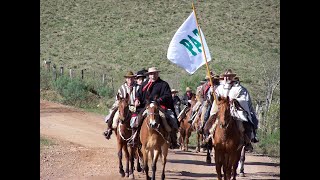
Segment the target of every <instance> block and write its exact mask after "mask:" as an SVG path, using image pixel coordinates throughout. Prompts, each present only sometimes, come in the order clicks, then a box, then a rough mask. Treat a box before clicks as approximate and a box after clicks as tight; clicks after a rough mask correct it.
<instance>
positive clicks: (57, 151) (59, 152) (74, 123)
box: [40, 100, 280, 180]
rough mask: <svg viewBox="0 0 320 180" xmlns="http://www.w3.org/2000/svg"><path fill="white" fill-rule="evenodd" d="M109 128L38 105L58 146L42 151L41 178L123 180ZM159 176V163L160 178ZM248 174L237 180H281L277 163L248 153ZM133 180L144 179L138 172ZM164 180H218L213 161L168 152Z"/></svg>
mask: <svg viewBox="0 0 320 180" xmlns="http://www.w3.org/2000/svg"><path fill="white" fill-rule="evenodd" d="M105 128H106V124H105V123H104V117H103V116H101V115H97V114H94V113H88V112H84V111H81V110H78V109H75V108H73V107H68V106H64V105H60V104H56V103H52V102H48V101H44V100H40V134H41V136H43V137H46V138H47V139H50V140H51V141H52V142H54V144H53V145H50V146H46V147H43V148H42V149H41V154H40V179H77V180H78V179H91V180H98V179H113V180H116V179H124V178H121V177H120V174H119V173H118V171H119V170H118V157H117V146H116V139H115V136H114V135H112V137H111V140H109V141H107V140H106V139H105V138H104V137H103V135H102V132H103V131H104V130H105ZM124 160H125V158H124V157H123V162H124ZM150 169H151V168H150ZM160 172H161V161H159V163H158V166H157V178H159V177H160ZM245 173H246V177H237V179H280V162H279V159H273V158H269V157H264V156H258V155H254V154H247V155H246V162H245ZM149 175H151V172H150V170H149ZM135 179H145V175H144V174H142V173H139V172H136V171H135ZM166 179H216V172H215V166H214V160H213V163H212V164H210V165H207V164H206V163H205V153H194V152H191V151H190V152H182V151H180V150H170V152H169V155H168V162H167V166H166Z"/></svg>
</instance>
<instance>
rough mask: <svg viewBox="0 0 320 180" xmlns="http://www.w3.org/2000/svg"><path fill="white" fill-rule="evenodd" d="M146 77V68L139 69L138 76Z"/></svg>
mask: <svg viewBox="0 0 320 180" xmlns="http://www.w3.org/2000/svg"><path fill="white" fill-rule="evenodd" d="M139 77H146V75H145V72H144V70H141V71H138V72H137V74H136V78H139Z"/></svg>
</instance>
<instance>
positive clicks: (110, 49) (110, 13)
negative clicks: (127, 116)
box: [40, 0, 280, 100]
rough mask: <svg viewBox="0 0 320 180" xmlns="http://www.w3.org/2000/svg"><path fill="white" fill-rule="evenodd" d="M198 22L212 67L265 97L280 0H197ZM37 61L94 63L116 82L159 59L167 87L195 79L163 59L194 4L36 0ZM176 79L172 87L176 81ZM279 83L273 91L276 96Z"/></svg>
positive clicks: (276, 46) (178, 0) (276, 45)
mask: <svg viewBox="0 0 320 180" xmlns="http://www.w3.org/2000/svg"><path fill="white" fill-rule="evenodd" d="M195 6H196V9H197V15H198V19H199V24H200V26H201V28H202V31H203V32H204V35H205V38H206V41H207V44H208V46H209V50H210V53H211V56H212V57H213V58H214V59H213V60H212V61H210V62H209V66H210V69H212V70H213V71H215V72H217V73H219V74H220V73H221V72H222V71H223V70H224V69H226V68H232V69H233V70H234V71H235V72H236V73H238V74H239V76H240V77H241V79H242V80H243V82H242V84H244V85H245V86H246V87H247V88H248V89H249V91H250V92H251V94H252V98H253V99H254V100H258V99H259V100H264V99H265V97H264V96H265V95H264V93H265V88H264V86H263V83H264V82H263V81H262V76H263V74H261V72H263V67H265V69H268V70H271V72H272V70H273V68H274V67H278V66H279V64H280V1H279V0H243V1H236V0H231V1H222V0H218V1H197V2H195ZM40 11H41V14H40V48H41V54H40V62H42V61H43V60H45V59H51V61H52V62H53V63H55V64H56V65H57V66H58V67H59V66H64V67H65V68H73V69H83V68H86V69H88V71H89V70H94V71H96V72H101V73H102V72H105V73H107V74H108V75H109V76H112V77H113V78H114V80H115V82H116V85H117V86H118V85H119V84H120V83H121V82H122V80H123V76H122V75H123V74H125V71H127V70H133V71H134V72H136V71H138V70H140V69H141V68H142V67H145V68H148V67H150V66H157V67H159V68H160V70H161V71H162V73H161V77H163V79H165V80H167V81H168V82H169V83H170V85H171V86H173V87H172V88H176V89H181V88H183V87H182V86H179V82H181V80H180V79H181V78H183V79H190V77H191V78H195V77H196V79H200V78H202V77H204V76H205V70H206V67H205V66H203V67H201V68H200V69H199V70H198V71H197V72H196V73H195V74H194V75H192V76H190V75H188V74H187V73H186V72H185V71H184V70H182V69H181V68H179V67H177V66H175V65H173V64H172V63H170V62H169V61H168V60H167V59H166V53H167V48H168V46H169V43H170V41H171V38H172V37H173V35H174V33H175V32H176V30H177V29H178V28H179V26H180V25H181V24H182V23H183V22H184V21H185V19H186V18H187V17H188V16H189V14H190V13H191V11H192V7H191V1H182V0H171V1H146V0H135V1H133V0H130V1H119V0H90V1H89V0H71V1H69V0H68V1H67V0H41V1H40ZM177 86H178V87H177ZM278 91H279V90H277V92H276V96H275V97H277V96H278V95H279V93H278Z"/></svg>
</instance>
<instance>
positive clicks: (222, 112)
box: [213, 96, 243, 180]
mask: <svg viewBox="0 0 320 180" xmlns="http://www.w3.org/2000/svg"><path fill="white" fill-rule="evenodd" d="M217 104H218V109H219V111H218V124H217V128H216V130H215V133H214V137H213V139H214V142H213V145H214V150H215V163H216V171H217V176H218V179H219V180H221V179H222V178H221V168H222V167H223V175H224V179H225V180H229V179H231V173H232V176H233V179H236V175H237V173H236V171H237V167H238V162H239V160H240V155H241V150H242V147H243V146H242V145H241V144H240V143H241V142H240V131H239V129H238V127H237V124H236V120H234V119H233V118H232V116H231V113H230V102H229V96H227V97H226V98H225V97H218V102H217Z"/></svg>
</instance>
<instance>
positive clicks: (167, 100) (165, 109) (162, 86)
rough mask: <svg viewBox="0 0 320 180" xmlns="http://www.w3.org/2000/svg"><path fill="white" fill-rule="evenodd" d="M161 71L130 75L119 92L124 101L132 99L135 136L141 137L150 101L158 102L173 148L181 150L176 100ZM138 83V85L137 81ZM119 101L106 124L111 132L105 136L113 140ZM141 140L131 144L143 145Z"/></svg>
mask: <svg viewBox="0 0 320 180" xmlns="http://www.w3.org/2000/svg"><path fill="white" fill-rule="evenodd" d="M159 72H160V71H159V70H158V69H157V68H156V67H151V68H149V69H148V71H146V70H144V69H143V70H141V71H138V72H137V73H136V74H133V73H132V72H131V71H130V72H128V73H127V74H126V75H125V76H124V77H125V78H126V82H125V83H124V84H123V85H121V87H120V88H119V90H118V93H117V94H118V95H119V96H120V97H125V96H126V94H128V95H129V96H130V101H129V110H130V111H131V112H132V114H133V115H132V117H131V120H130V126H131V128H132V134H135V133H136V132H137V131H138V133H139V130H140V126H141V125H142V121H143V119H144V117H145V116H146V110H145V106H146V104H147V102H148V101H149V102H150V101H156V102H157V103H158V104H159V106H160V107H161V110H160V112H159V115H160V117H161V119H162V123H163V125H164V127H165V129H166V130H167V131H168V132H169V137H168V139H169V140H170V142H171V145H170V148H172V149H175V148H179V145H178V144H177V133H178V128H179V127H178V120H177V115H176V113H175V111H174V105H173V99H172V97H171V89H170V86H169V84H168V83H167V82H166V81H164V80H162V79H161V78H160V77H159ZM135 79H136V80H137V81H136V82H135V81H134V80H135ZM117 101H118V100H117V99H116V101H115V103H114V104H113V106H112V108H111V109H110V114H109V115H108V116H107V117H106V119H105V121H106V123H107V124H108V127H107V130H106V131H105V132H104V133H103V134H104V135H105V137H106V139H110V136H111V134H112V130H115V129H116V127H117V123H118V114H117V108H118V102H117ZM138 137H139V136H135V138H133V139H132V141H130V142H128V144H130V145H132V146H137V145H138V144H139V142H138V141H139V138H138Z"/></svg>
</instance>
